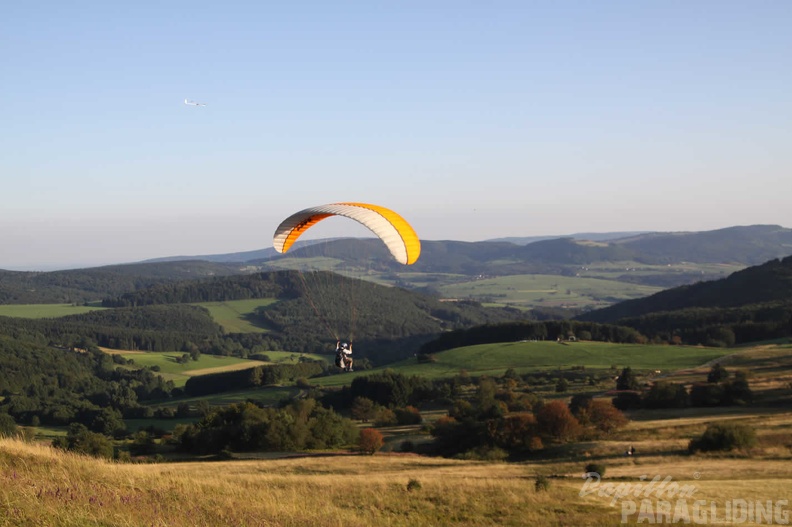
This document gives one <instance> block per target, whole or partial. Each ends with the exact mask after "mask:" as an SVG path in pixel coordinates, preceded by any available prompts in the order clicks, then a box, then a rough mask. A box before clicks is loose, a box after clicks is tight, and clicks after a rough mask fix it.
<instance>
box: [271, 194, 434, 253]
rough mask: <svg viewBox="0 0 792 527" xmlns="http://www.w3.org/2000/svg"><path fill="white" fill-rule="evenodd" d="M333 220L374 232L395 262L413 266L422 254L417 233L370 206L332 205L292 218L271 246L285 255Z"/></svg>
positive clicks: (387, 211) (398, 218)
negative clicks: (313, 230)
mask: <svg viewBox="0 0 792 527" xmlns="http://www.w3.org/2000/svg"><path fill="white" fill-rule="evenodd" d="M330 216H344V217H346V218H350V219H353V220H355V221H357V222H359V223H361V224H363V225H365V226H366V227H368V229H369V230H371V231H372V232H373V233H374V234H376V235H377V236H378V237H379V238H380V239H381V240H382V241H383V242H384V243H385V245H386V246H387V248H388V250H389V251H390V252H391V254H392V255H393V257H394V258H395V259H396V261H398V262H400V263H402V264H404V265H410V264H413V263H415V261H416V260H417V259H418V256H419V255H420V254H421V241H420V240H419V239H418V235H417V234H416V233H415V230H413V228H412V227H411V226H410V224H409V223H407V221H406V220H405V219H404V218H402V217H401V216H399V215H398V214H397V213H395V212H394V211H392V210H390V209H386V208H385V207H380V206H379V205H370V204H368V203H331V204H329V205H320V206H318V207H311V208H308V209H305V210H301V211H300V212H297V213H295V214H292V215H291V216H289V217H288V218H286V219H285V220H283V222H282V223H281V224H280V225H279V226H278V228H277V229H276V231H275V237H274V239H273V241H272V245H273V246H274V247H275V250H276V251H278V252H280V253H285V252H286V251H288V250H289V248H290V247H291V246H292V245H293V244H294V242H295V241H296V240H297V238H299V237H300V236H301V235H302V233H304V232H305V231H307V230H308V229H310V228H311V227H313V226H314V225H316V224H317V223H318V222H320V221H322V220H323V219H325V218H328V217H330Z"/></svg>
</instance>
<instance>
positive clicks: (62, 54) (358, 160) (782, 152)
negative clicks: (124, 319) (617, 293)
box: [0, 0, 792, 269]
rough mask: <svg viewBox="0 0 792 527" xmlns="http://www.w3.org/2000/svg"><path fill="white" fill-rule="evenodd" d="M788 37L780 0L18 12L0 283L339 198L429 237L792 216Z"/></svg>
mask: <svg viewBox="0 0 792 527" xmlns="http://www.w3.org/2000/svg"><path fill="white" fill-rule="evenodd" d="M790 28H792V2H790V1H787V0H776V1H766V0H757V1H744V0H740V1H729V0H720V1H706V0H692V1H688V0H685V1H674V0H662V1H649V0H647V1H639V2H634V1H627V0H624V1H619V2H610V1H581V2H569V1H559V2H556V1H546V2H545V1H543V2H535V1H529V0H520V1H514V2H507V1H496V2H479V1H431V0H429V1H405V2H371V1H363V0H360V1H357V2H343V1H336V2H324V1H321V2H306V1H295V2H253V1H251V2H234V1H229V2H200V1H191V2H176V1H169V2H149V1H141V2H99V1H96V2H81V1H76V2H54V1H53V2H45V1H39V2H3V3H2V5H0V79H2V82H0V115H1V116H2V126H0V149H1V150H0V175H2V189H3V190H2V197H1V198H0V204H1V205H2V206H1V208H0V269H52V268H63V267H73V266H89V265H99V264H106V263H116V262H131V261H138V260H142V259H146V258H153V257H159V256H170V255H194V254H213V253H222V252H236V251H247V250H254V249H260V248H263V247H268V246H270V245H271V239H272V233H273V231H274V229H275V227H276V226H277V225H278V223H279V221H280V220H281V219H282V218H284V217H285V216H287V215H288V214H290V213H291V212H295V211H297V210H300V209H303V208H305V207H308V206H313V205H319V204H323V203H329V202H334V201H342V200H343V201H346V200H353V201H364V202H371V203H378V204H381V205H384V206H387V207H390V208H393V209H395V210H397V211H399V212H400V213H402V215H403V216H405V218H407V220H408V221H410V222H411V223H412V224H413V225H414V227H415V228H416V230H417V231H418V233H419V235H420V236H421V237H423V238H425V239H452V240H469V241H473V240H483V239H489V238H496V237H503V236H528V235H547V234H569V233H574V232H581V231H586V232H592V231H595V232H606V231H631V230H657V231H679V230H709V229H715V228H721V227H728V226H732V225H747V224H757V223H765V224H780V225H782V226H784V227H792V29H790ZM185 98H188V99H190V100H195V101H199V102H203V103H206V104H207V106H203V107H196V106H188V105H185V104H184V102H183V101H184V99H185ZM324 223H326V224H330V222H324ZM349 223H352V222H348V220H340V219H339V220H337V221H336V222H334V223H333V224H332V225H328V227H327V228H326V229H325V230H326V233H327V234H333V235H335V234H341V233H343V232H345V229H346V228H347V227H349V225H348V224H349ZM336 229H338V230H336Z"/></svg>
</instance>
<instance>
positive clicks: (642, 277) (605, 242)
mask: <svg viewBox="0 0 792 527" xmlns="http://www.w3.org/2000/svg"><path fill="white" fill-rule="evenodd" d="M622 235H623V236H622ZM575 236H578V235H575ZM579 236H583V235H579ZM538 238H540V237H538ZM589 238H591V239H588V240H586V239H582V238H576V237H574V236H572V237H565V238H553V239H537V240H534V241H533V242H532V243H527V244H526V243H525V240H524V239H519V241H520V243H512V242H510V241H486V242H460V241H449V240H446V241H432V240H425V241H423V242H422V254H421V258H420V259H419V260H418V262H416V263H415V264H414V265H412V266H409V267H405V266H402V265H400V264H398V263H396V262H395V261H393V259H392V258H391V257H390V255H389V254H388V253H387V251H386V249H385V248H384V246H383V245H382V244H381V243H380V242H379V240H376V239H373V238H370V239H334V240H329V241H332V243H326V242H327V241H328V240H322V241H312V242H305V243H303V244H302V245H300V246H296V247H295V248H293V249H292V250H291V251H289V253H288V254H285V255H281V254H276V253H275V252H274V250H273V249H261V250H258V251H248V252H240V253H229V254H224V255H204V256H195V257H165V258H161V259H158V261H149V262H143V263H133V264H126V265H114V266H105V267H96V268H88V269H76V270H68V271H52V272H19V271H2V270H0V304H36V303H47V304H57V303H60V304H63V303H78V304H82V303H86V302H94V301H97V300H101V299H105V298H108V297H116V296H119V295H121V294H124V293H132V292H134V291H137V290H141V289H146V288H149V287H152V286H156V285H163V284H169V283H174V282H177V281H181V280H191V279H196V278H205V277H212V276H230V275H239V274H249V273H254V272H260V271H268V270H279V269H297V268H304V267H305V266H306V265H321V267H318V268H322V269H328V270H333V269H336V270H337V269H339V268H341V267H354V266H360V265H361V262H363V265H365V266H366V268H367V271H368V273H367V275H366V277H365V278H366V279H368V280H371V281H374V282H377V283H381V284H387V285H398V286H401V287H404V288H408V289H418V290H421V289H424V290H426V291H430V292H432V293H433V294H436V295H438V294H441V288H442V286H448V285H451V284H459V283H463V282H472V281H475V280H480V279H481V278H482V277H485V278H493V277H503V276H513V275H529V274H542V275H557V276H566V277H576V276H580V277H588V278H597V279H603V280H611V281H613V282H616V283H621V284H624V283H627V284H638V285H645V286H653V287H661V288H668V287H674V286H678V285H683V284H692V283H695V282H699V281H702V280H712V279H717V278H722V277H724V276H726V275H728V274H729V273H731V272H733V271H735V270H739V269H741V268H744V267H746V266H749V265H756V264H757V263H760V262H764V261H767V260H770V259H773V258H781V257H784V256H788V255H790V254H792V230H790V229H787V228H783V227H780V226H777V225H754V226H743V227H730V228H726V229H719V230H714V231H705V232H683V233H656V232H655V233H638V234H634V233H610V234H608V233H605V234H597V235H591V236H589ZM317 247H319V248H320V249H317ZM318 250H321V258H319V259H317V254H318V253H317V251H318ZM361 254H364V255H365V259H364V260H361V256H360V255H361ZM186 258H192V259H189V260H188V259H186ZM317 261H320V262H321V264H317V263H316V262H317ZM506 303H508V302H506Z"/></svg>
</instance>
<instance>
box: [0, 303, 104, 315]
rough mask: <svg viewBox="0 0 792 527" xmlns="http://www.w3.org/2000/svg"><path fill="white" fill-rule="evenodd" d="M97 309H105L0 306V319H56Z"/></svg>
mask: <svg viewBox="0 0 792 527" xmlns="http://www.w3.org/2000/svg"><path fill="white" fill-rule="evenodd" d="M98 309H106V308H103V307H98V306H77V305H74V304H4V305H0V317H17V318H58V317H65V316H67V315H80V314H82V313H88V312H89V311H96V310H98Z"/></svg>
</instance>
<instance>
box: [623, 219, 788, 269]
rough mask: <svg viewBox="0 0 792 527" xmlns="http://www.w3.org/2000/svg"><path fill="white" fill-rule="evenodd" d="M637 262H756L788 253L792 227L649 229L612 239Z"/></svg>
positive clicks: (753, 226)
mask: <svg viewBox="0 0 792 527" xmlns="http://www.w3.org/2000/svg"><path fill="white" fill-rule="evenodd" d="M613 243H614V244H616V245H622V246H624V247H627V248H629V249H630V250H631V251H633V253H634V254H635V255H636V260H638V261H640V262H652V263H674V262H679V261H687V262H722V263H726V262H736V263H743V264H746V265H756V264H760V263H762V262H766V261H768V260H771V259H773V258H781V257H784V256H789V255H790V254H792V229H786V228H784V227H780V226H778V225H751V226H745V227H729V228H726V229H718V230H714V231H704V232H678V233H657V232H656V233H649V234H641V235H638V236H635V237H632V238H624V239H620V240H615V241H614V242H613Z"/></svg>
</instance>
